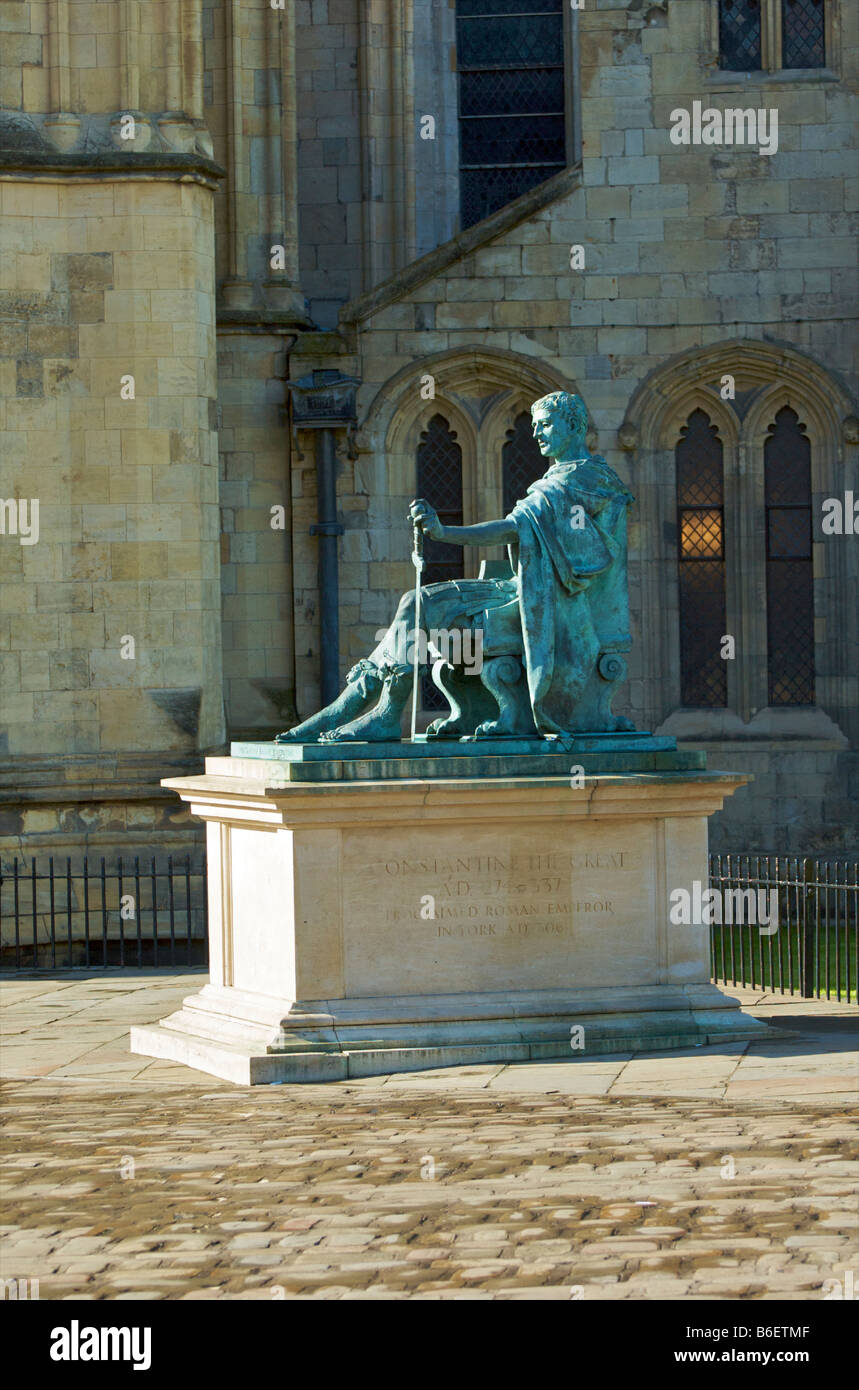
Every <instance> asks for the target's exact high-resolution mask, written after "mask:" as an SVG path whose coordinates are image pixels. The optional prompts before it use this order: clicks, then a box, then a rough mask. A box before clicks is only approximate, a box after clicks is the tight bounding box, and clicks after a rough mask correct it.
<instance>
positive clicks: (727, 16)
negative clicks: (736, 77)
mask: <svg viewBox="0 0 859 1390" xmlns="http://www.w3.org/2000/svg"><path fill="white" fill-rule="evenodd" d="M719 54H720V64H721V66H722V68H723V69H725V70H726V71H728V72H756V71H757V70H758V69H759V68H760V66H761V6H760V0H720V3H719Z"/></svg>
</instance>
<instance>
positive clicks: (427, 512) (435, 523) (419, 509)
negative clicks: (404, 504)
mask: <svg viewBox="0 0 859 1390" xmlns="http://www.w3.org/2000/svg"><path fill="white" fill-rule="evenodd" d="M409 519H410V521H411V523H412V525H413V526H414V528H415V532H416V533H417V531H418V530H419V529H420V530H421V531H422V532H423V533H424V535H425V536H429V538H430V540H434V541H435V540H440V539H441V533H442V530H443V529H444V528H443V527H442V524H441V522H440V521H439V519H438V512H437V511H436V509H435V507H431V506H430V504H429V502H425V501H424V499H423V498H422V497H418V498H417V499H416V500H415V501H414V502H413V503H412V504H411V506H410V507H409Z"/></svg>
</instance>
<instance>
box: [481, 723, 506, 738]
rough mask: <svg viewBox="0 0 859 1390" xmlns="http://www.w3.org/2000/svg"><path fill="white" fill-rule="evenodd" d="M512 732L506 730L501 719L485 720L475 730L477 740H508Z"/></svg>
mask: <svg viewBox="0 0 859 1390" xmlns="http://www.w3.org/2000/svg"><path fill="white" fill-rule="evenodd" d="M510 733H511V731H510V729H508V728H505V726H504V724H503V723H502V721H501V720H500V719H484V721H483V723H482V724H478V726H477V728H476V729H475V730H474V737H475V738H506V737H508V736H509V735H510Z"/></svg>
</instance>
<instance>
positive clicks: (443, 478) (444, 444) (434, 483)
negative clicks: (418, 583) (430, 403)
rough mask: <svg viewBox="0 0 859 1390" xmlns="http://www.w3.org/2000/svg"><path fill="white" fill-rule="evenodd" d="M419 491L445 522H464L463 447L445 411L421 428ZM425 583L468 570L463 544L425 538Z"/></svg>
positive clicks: (457, 577)
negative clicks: (446, 543)
mask: <svg viewBox="0 0 859 1390" xmlns="http://www.w3.org/2000/svg"><path fill="white" fill-rule="evenodd" d="M417 465H418V467H417V495H418V497H424V498H425V499H426V501H427V502H429V503H430V505H431V506H433V507H435V509H436V511H437V512H438V514H439V519H440V520H441V522H442V524H443V525H445V526H461V525H462V524H463V517H462V449H461V448H460V446H459V444H458V443H457V440H456V433H455V432H454V430H452V429H451V428H450V425H449V424H448V422H447V420H445V418H444V416H443V415H433V416H432V418H431V419H430V420H429V422H428V423H427V426H426V428H425V429H424V430H423V431H422V432H421V437H420V441H419V443H418V457H417ZM424 557H425V560H426V567H425V569H424V574H423V582H424V583H425V584H437V583H438V582H439V581H440V580H443V579H461V578H462V577H463V575H464V573H465V571H464V568H463V553H462V547H461V546H452V545H441V544H440V542H438V541H433V540H430V539H429V538H427V539H426V540H425V542H424Z"/></svg>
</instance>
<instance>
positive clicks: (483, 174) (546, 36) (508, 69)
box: [456, 0, 566, 227]
mask: <svg viewBox="0 0 859 1390" xmlns="http://www.w3.org/2000/svg"><path fill="white" fill-rule="evenodd" d="M456 16H457V21H456V49H457V69H458V73H459V140H460V213H461V221H462V226H463V227H470V226H472V225H473V224H474V223H475V222H479V221H480V220H481V219H482V218H484V217H488V216H489V215H490V213H493V212H495V211H496V210H497V209H498V208H500V207H503V206H504V205H505V204H506V203H509V202H511V201H512V200H513V199H514V198H518V197H519V196H520V195H521V194H522V193H526V192H527V191H528V189H529V188H533V187H535V185H536V184H538V183H543V182H544V181H545V180H546V179H548V178H551V176H552V175H553V174H556V173H558V172H559V171H560V170H561V169H563V168H564V166H565V164H566V119H565V94H564V27H563V15H562V6H561V0H457V7H456Z"/></svg>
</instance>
